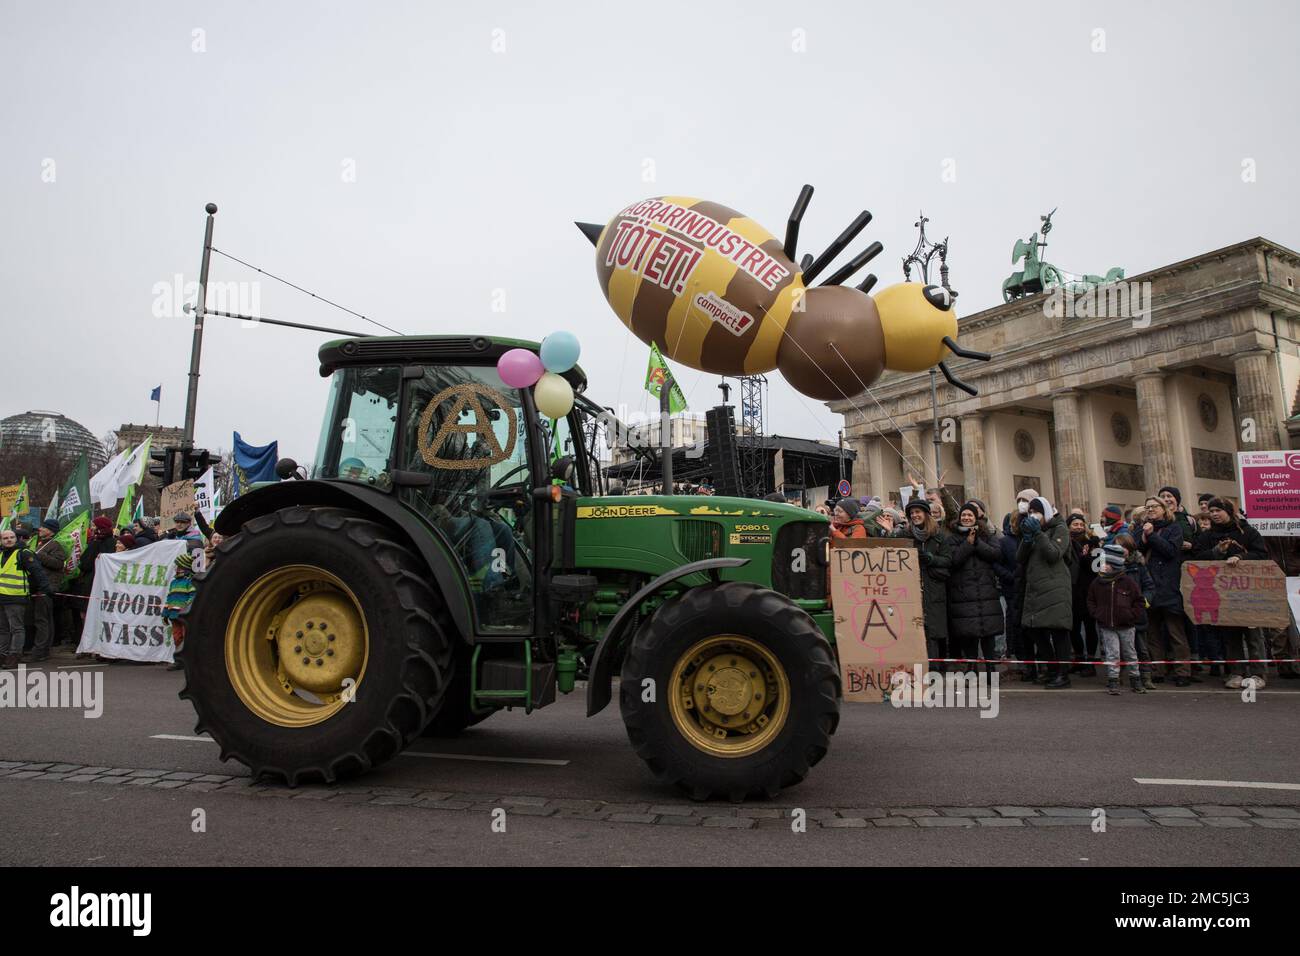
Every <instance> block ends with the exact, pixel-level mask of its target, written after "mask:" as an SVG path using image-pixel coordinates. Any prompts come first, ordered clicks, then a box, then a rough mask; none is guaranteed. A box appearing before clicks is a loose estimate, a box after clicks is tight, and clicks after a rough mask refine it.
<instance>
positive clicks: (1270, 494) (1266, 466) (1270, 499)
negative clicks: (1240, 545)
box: [1237, 451, 1300, 537]
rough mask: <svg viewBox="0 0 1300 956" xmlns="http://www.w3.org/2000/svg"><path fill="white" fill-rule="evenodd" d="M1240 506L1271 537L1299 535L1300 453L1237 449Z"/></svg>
mask: <svg viewBox="0 0 1300 956" xmlns="http://www.w3.org/2000/svg"><path fill="white" fill-rule="evenodd" d="M1237 484H1238V486H1239V487H1240V488H1241V506H1242V508H1243V509H1244V510H1245V512H1246V514H1247V516H1248V517H1249V519H1250V524H1251V526H1252V527H1253V528H1254V529H1255V530H1256V531H1258V532H1259V533H1260V534H1262V535H1266V536H1268V537H1284V536H1296V535H1300V452H1295V451H1239V452H1237Z"/></svg>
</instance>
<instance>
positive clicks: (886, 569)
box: [831, 538, 928, 703]
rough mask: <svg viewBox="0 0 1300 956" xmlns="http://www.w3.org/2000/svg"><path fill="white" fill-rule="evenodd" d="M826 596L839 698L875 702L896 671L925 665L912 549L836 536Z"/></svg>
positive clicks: (918, 568)
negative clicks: (832, 624)
mask: <svg viewBox="0 0 1300 956" xmlns="http://www.w3.org/2000/svg"><path fill="white" fill-rule="evenodd" d="M831 600H832V603H833V604H834V607H835V649H836V651H837V653H838V654H839V659H840V679H841V681H842V682H843V684H844V699H845V700H848V701H860V702H864V703H866V702H871V703H878V702H880V701H881V700H883V699H884V698H885V696H887V695H888V694H889V692H890V688H891V684H890V681H891V679H892V677H893V675H894V673H895V672H896V671H904V672H911V670H912V668H913V666H915V665H916V664H921V665H923V666H928V664H927V658H928V655H927V653H926V648H925V615H924V612H923V611H922V607H921V564H920V557H919V555H918V554H917V551H916V549H915V548H913V547H911V546H909V545H908V544H906V543H904V542H902V541H900V540H898V539H890V538H866V539H853V540H848V541H837V542H836V547H834V548H832V549H831Z"/></svg>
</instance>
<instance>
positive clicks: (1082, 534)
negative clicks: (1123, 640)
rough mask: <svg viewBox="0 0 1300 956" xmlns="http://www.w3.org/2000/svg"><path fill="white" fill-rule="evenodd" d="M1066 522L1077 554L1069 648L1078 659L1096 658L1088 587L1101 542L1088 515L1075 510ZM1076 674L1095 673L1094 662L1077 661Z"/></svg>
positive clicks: (1072, 545)
mask: <svg viewBox="0 0 1300 956" xmlns="http://www.w3.org/2000/svg"><path fill="white" fill-rule="evenodd" d="M1065 525H1066V527H1067V528H1069V530H1070V550H1071V551H1072V552H1073V555H1074V566H1075V574H1074V587H1073V590H1072V592H1071V593H1072V595H1073V599H1072V602H1071V604H1072V607H1073V608H1074V622H1073V623H1072V624H1071V625H1070V647H1071V648H1072V649H1073V651H1074V659H1075V660H1076V661H1092V660H1096V659H1097V647H1098V638H1097V622H1096V619H1095V618H1093V616H1092V615H1091V614H1089V613H1088V588H1089V587H1091V586H1092V579H1093V578H1094V577H1096V576H1097V572H1096V571H1095V570H1093V561H1094V560H1095V558H1096V556H1097V552H1098V551H1099V550H1100V549H1101V541H1100V540H1099V539H1097V538H1096V537H1094V536H1093V534H1092V532H1091V531H1089V530H1088V518H1087V516H1086V515H1085V514H1084V513H1083V512H1082V511H1081V510H1078V509H1075V510H1072V511H1071V512H1070V516H1069V517H1068V518H1067V519H1066V522H1065ZM1071 673H1074V674H1085V675H1088V676H1092V675H1094V674H1095V673H1096V669H1095V668H1094V667H1093V666H1092V665H1091V664H1075V665H1074V667H1073V668H1072V670H1071Z"/></svg>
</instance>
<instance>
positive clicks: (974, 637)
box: [817, 486, 1300, 694]
mask: <svg viewBox="0 0 1300 956" xmlns="http://www.w3.org/2000/svg"><path fill="white" fill-rule="evenodd" d="M817 510H818V511H820V512H822V513H824V514H827V515H828V517H829V518H830V521H831V529H832V536H833V537H834V538H837V539H848V538H868V537H882V538H901V539H907V540H910V541H911V542H912V543H913V544H914V546H915V547H916V549H917V551H918V553H919V562H920V569H921V590H922V606H923V612H924V616H925V634H926V645H927V652H928V655H929V657H930V659H931V661H932V662H933V664H934V666H935V667H936V668H937V669H939V670H943V669H945V668H946V666H948V665H953V666H960V667H963V668H964V667H968V666H970V665H972V664H973V665H975V666H983V667H985V668H987V669H988V670H990V671H991V670H993V669H994V668H995V667H997V666H998V663H999V662H1007V663H1009V664H1010V666H1013V667H1014V668H1016V669H1017V670H1018V671H1019V672H1020V676H1021V679H1022V680H1024V681H1028V682H1035V683H1039V684H1043V685H1045V686H1046V687H1048V688H1065V687H1069V686H1070V678H1071V676H1072V675H1073V676H1080V675H1088V676H1095V674H1096V671H1097V668H1098V667H1099V666H1104V669H1105V674H1106V678H1107V690H1108V691H1109V692H1110V693H1112V694H1119V693H1120V677H1121V670H1122V671H1123V672H1124V674H1123V676H1126V677H1127V678H1128V684H1129V687H1130V689H1131V690H1132V691H1133V692H1134V693H1139V694H1143V693H1146V692H1147V691H1150V690H1155V689H1156V685H1157V684H1161V683H1166V682H1167V683H1169V684H1171V685H1173V686H1175V687H1187V686H1189V685H1191V684H1193V683H1201V682H1202V681H1203V679H1204V677H1213V678H1222V679H1223V680H1224V684H1225V686H1227V687H1229V688H1234V689H1235V688H1240V687H1242V686H1244V684H1245V683H1246V682H1251V683H1253V684H1254V686H1255V687H1257V688H1258V687H1263V686H1264V685H1265V681H1266V672H1267V667H1268V665H1267V663H1266V661H1268V659H1269V658H1270V656H1271V658H1272V659H1273V660H1278V661H1281V662H1280V663H1278V665H1277V667H1278V674H1279V676H1281V677H1285V678H1295V677H1300V671H1298V670H1297V668H1296V665H1295V664H1294V663H1292V662H1291V659H1294V658H1295V657H1296V656H1297V654H1296V647H1297V632H1296V629H1295V627H1294V625H1293V626H1291V627H1288V628H1277V629H1273V630H1269V631H1261V629H1259V628H1245V627H1232V626H1220V625H1217V624H1215V625H1212V624H1195V623H1193V622H1192V621H1191V619H1190V618H1189V617H1188V616H1187V614H1186V613H1185V610H1184V605H1183V595H1182V588H1181V584H1182V563H1183V562H1184V561H1188V560H1195V561H1222V562H1224V563H1225V565H1227V566H1232V565H1235V564H1237V563H1238V562H1240V561H1269V560H1272V561H1274V562H1276V563H1277V564H1278V565H1279V566H1280V567H1281V568H1282V569H1283V571H1284V572H1285V573H1286V574H1287V575H1295V574H1300V549H1298V548H1297V543H1296V539H1293V538H1264V537H1262V536H1261V535H1260V534H1259V532H1258V531H1257V530H1256V529H1254V528H1252V527H1251V526H1250V523H1249V522H1248V521H1247V520H1246V518H1245V516H1244V515H1242V514H1240V513H1238V512H1237V510H1236V508H1235V507H1234V505H1233V503H1232V501H1231V500H1229V499H1227V498H1221V497H1215V496H1212V495H1202V496H1201V497H1200V499H1199V501H1198V511H1197V512H1196V513H1189V512H1188V511H1187V510H1186V509H1185V508H1184V507H1183V503H1182V492H1181V491H1180V490H1179V489H1178V488H1175V487H1173V486H1166V487H1164V488H1161V489H1160V490H1159V492H1157V493H1156V494H1154V495H1152V496H1151V497H1149V498H1147V499H1146V502H1145V504H1143V505H1142V506H1140V507H1136V508H1132V509H1129V511H1128V512H1127V513H1124V512H1122V511H1121V510H1120V509H1118V508H1115V507H1113V506H1111V507H1107V508H1106V509H1105V510H1104V511H1103V512H1102V514H1101V518H1100V521H1099V522H1098V523H1097V525H1096V526H1094V527H1097V528H1099V530H1100V531H1101V532H1102V533H1101V534H1100V535H1098V534H1096V533H1094V527H1090V525H1089V521H1088V517H1087V515H1085V514H1084V513H1083V512H1082V511H1081V510H1079V509H1073V510H1069V511H1067V513H1066V514H1064V515H1062V514H1060V513H1059V512H1058V511H1057V510H1056V509H1055V508H1054V507H1053V505H1052V504H1051V502H1050V501H1048V500H1047V498H1045V497H1043V496H1042V495H1040V494H1039V493H1038V492H1037V491H1036V490H1035V489H1033V488H1025V489H1023V490H1022V491H1020V492H1019V493H1018V494H1017V495H1016V510H1015V511H1012V512H1010V513H1009V514H1006V515H1004V516H1003V517H1002V519H1001V521H1000V522H998V521H996V520H995V518H994V516H992V515H990V514H988V509H987V508H986V507H985V505H984V502H982V501H979V500H978V499H972V500H970V501H967V502H965V503H964V504H961V505H958V504H957V503H956V501H955V500H953V498H952V496H951V495H950V494H949V493H948V492H947V490H946V489H937V488H936V489H929V490H926V489H924V488H923V487H917V488H916V494H915V495H914V496H912V497H911V498H910V499H909V500H908V501H907V503H906V504H905V506H904V507H903V508H902V509H901V510H900V509H898V508H894V507H891V506H889V505H886V504H882V502H881V501H880V500H879V499H878V498H866V499H853V498H841V499H839V500H837V501H828V502H827V503H826V504H825V505H823V506H819V507H818V509H817ZM1099 651H1100V653H1101V654H1102V657H1100V658H1099V657H1098V652H1099ZM1225 661H1234V662H1237V663H1230V664H1229V663H1222V662H1225ZM1100 662H1104V665H1103V664H1102V663H1100ZM1202 675H1204V676H1202Z"/></svg>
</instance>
